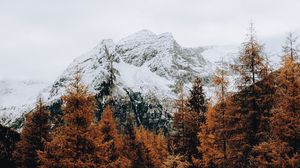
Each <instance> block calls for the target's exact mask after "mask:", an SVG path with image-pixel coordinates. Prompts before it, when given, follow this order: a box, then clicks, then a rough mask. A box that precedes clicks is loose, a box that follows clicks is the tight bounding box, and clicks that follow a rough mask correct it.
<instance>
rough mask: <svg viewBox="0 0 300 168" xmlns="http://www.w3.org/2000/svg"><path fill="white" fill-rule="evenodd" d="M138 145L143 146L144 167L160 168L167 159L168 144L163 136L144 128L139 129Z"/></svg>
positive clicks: (142, 159) (142, 158)
mask: <svg viewBox="0 0 300 168" xmlns="http://www.w3.org/2000/svg"><path fill="white" fill-rule="evenodd" d="M136 133H137V134H136V138H137V143H139V144H140V145H141V153H139V154H140V155H141V161H142V163H140V164H142V167H145V168H150V167H160V166H161V165H162V163H163V161H164V160H165V159H166V158H167V156H168V152H167V143H166V140H165V138H164V136H163V135H162V133H160V134H155V133H153V132H150V131H148V130H146V129H145V128H143V127H140V128H138V130H137V132H136Z"/></svg>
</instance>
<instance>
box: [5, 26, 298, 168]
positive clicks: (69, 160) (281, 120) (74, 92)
mask: <svg viewBox="0 0 300 168" xmlns="http://www.w3.org/2000/svg"><path fill="white" fill-rule="evenodd" d="M298 53H299V51H298V48H297V36H296V35H294V34H292V33H291V34H289V35H288V37H287V39H286V44H285V45H284V47H283V54H282V60H281V65H280V68H279V69H277V70H274V69H273V68H272V66H271V65H270V63H269V61H268V58H267V56H266V55H265V53H264V48H263V45H262V44H260V43H259V42H258V40H257V38H256V36H255V32H254V29H253V27H252V26H251V28H250V32H249V35H248V36H247V40H246V42H244V43H243V44H242V46H241V51H240V54H239V57H238V59H237V61H236V62H235V63H234V64H233V65H230V66H228V65H227V64H225V63H222V65H221V66H220V67H218V68H217V69H216V72H215V75H214V77H213V79H212V82H213V84H214V86H215V95H216V96H215V97H216V98H215V100H208V99H207V98H206V96H205V93H204V88H203V82H202V79H201V78H200V77H196V78H195V79H194V81H193V85H192V88H191V89H190V92H189V94H186V93H185V92H184V90H185V89H184V85H183V84H181V85H180V87H179V88H178V89H177V92H178V97H177V98H176V100H174V106H173V119H172V126H173V127H172V129H171V130H170V131H169V132H168V133H165V132H162V131H158V132H152V131H150V130H148V129H146V128H144V127H143V126H139V127H137V126H136V124H135V123H134V119H133V118H134V116H131V115H128V116H127V118H126V125H125V127H124V126H122V127H120V126H119V125H118V121H117V120H116V119H115V117H114V113H115V112H113V110H112V109H111V108H110V103H111V102H113V101H114V100H113V98H112V97H108V99H110V100H109V101H108V103H107V104H106V105H105V108H104V110H103V113H102V116H101V119H100V121H98V120H96V119H95V111H96V110H97V108H96V107H97V106H96V100H95V95H93V94H91V93H89V92H88V91H87V88H86V86H85V85H84V84H82V83H81V82H80V75H76V76H75V79H74V81H73V82H72V83H71V84H70V85H69V87H68V90H67V93H66V94H65V95H64V96H63V97H62V100H63V106H62V111H63V115H62V118H61V122H60V124H58V125H54V124H52V123H51V122H50V121H49V118H50V117H49V115H50V114H49V111H48V110H47V109H46V108H45V105H44V103H43V101H42V100H41V99H39V100H38V102H37V104H36V108H35V110H34V112H32V113H29V114H28V115H27V119H26V123H25V125H24V127H23V129H22V131H21V134H20V135H19V134H18V133H17V132H15V131H14V130H12V129H9V128H6V127H3V126H1V127H0V134H1V136H0V138H1V139H0V164H1V167H2V165H4V166H3V167H22V168H23V167H24V168H35V167H53V168H69V167H71V168H76V167H105V168H109V167H111V168H115V167H120V168H121V167H122V168H123V167H124V168H152V167H153V168H158V167H162V168H177V167H178V168H190V167H191V168H194V167H209V168H214V167H216V168H219V167H220V168H231V167H241V168H247V167H265V168H278V167H282V168H286V167H290V168H297V167H300V154H299V152H300V65H299V60H298ZM229 69H230V70H232V71H233V72H234V73H235V77H236V79H235V84H234V85H235V88H236V90H237V91H235V92H229V91H228V90H229V89H228V87H229V80H228V75H229Z"/></svg>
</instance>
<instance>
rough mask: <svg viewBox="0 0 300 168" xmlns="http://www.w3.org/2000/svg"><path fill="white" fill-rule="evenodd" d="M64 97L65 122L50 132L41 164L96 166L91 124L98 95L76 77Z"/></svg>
mask: <svg viewBox="0 0 300 168" xmlns="http://www.w3.org/2000/svg"><path fill="white" fill-rule="evenodd" d="M62 99H63V113H64V114H63V121H64V123H63V125H62V126H61V127H58V128H56V130H54V131H53V132H52V133H51V141H49V142H47V143H46V144H45V149H44V150H43V151H41V152H39V158H40V163H41V167H97V161H98V159H97V158H95V157H96V155H95V153H96V148H95V143H94V140H93V139H92V136H91V135H90V133H91V124H92V121H93V118H94V112H95V110H96V104H95V97H94V95H92V94H89V93H88V91H87V88H86V86H84V85H83V84H82V83H81V82H80V75H79V74H77V75H76V76H75V80H74V82H72V83H71V84H70V86H69V88H68V90H67V94H66V95H65V96H63V97H62Z"/></svg>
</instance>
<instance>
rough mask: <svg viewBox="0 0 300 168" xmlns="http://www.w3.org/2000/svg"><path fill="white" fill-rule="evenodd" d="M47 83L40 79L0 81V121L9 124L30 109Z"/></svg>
mask: <svg viewBox="0 0 300 168" xmlns="http://www.w3.org/2000/svg"><path fill="white" fill-rule="evenodd" d="M47 85H48V83H46V82H40V81H14V80H2V81H0V123H1V124H5V125H7V124H10V123H11V122H13V121H14V120H15V119H16V118H18V117H20V116H22V114H23V113H25V112H27V111H30V110H31V109H32V107H33V104H34V102H35V101H36V99H37V96H38V94H39V92H40V91H41V90H42V89H43V88H45V87H46V86H47Z"/></svg>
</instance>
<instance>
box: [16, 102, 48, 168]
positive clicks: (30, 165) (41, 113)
mask: <svg viewBox="0 0 300 168" xmlns="http://www.w3.org/2000/svg"><path fill="white" fill-rule="evenodd" d="M48 120H49V112H48V111H47V110H46V107H45V105H44V104H43V102H42V100H41V98H40V99H39V100H38V102H37V104H36V108H35V111H34V112H32V113H30V114H29V115H28V116H27V121H26V123H25V125H24V128H23V130H22V133H21V141H19V142H18V143H17V149H16V151H15V152H14V154H13V155H14V158H15V160H16V162H17V167H22V168H34V167H38V154H37V152H38V151H43V150H44V143H45V141H46V140H48V138H49V130H50V124H49V121H48Z"/></svg>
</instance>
